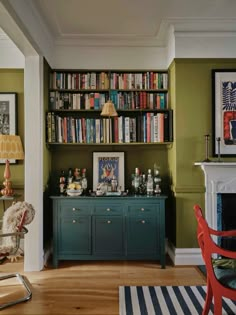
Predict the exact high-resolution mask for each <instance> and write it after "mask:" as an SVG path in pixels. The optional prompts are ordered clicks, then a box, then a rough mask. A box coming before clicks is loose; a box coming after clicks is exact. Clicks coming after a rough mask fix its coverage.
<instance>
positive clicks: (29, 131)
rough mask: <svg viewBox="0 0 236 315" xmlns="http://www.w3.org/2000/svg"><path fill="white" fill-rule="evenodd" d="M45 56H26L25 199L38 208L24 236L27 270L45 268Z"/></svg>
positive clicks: (25, 266)
mask: <svg viewBox="0 0 236 315" xmlns="http://www.w3.org/2000/svg"><path fill="white" fill-rule="evenodd" d="M42 82H43V58H42V57H40V56H37V55H36V56H31V57H26V59H25V76H24V83H25V153H26V154H25V200H27V202H30V203H31V204H32V205H33V206H34V207H35V210H36V215H35V218H34V220H33V222H32V223H31V224H30V226H29V233H28V234H27V235H26V237H25V259H24V270H25V271H39V270H41V269H43V254H44V253H43V141H44V138H43V85H42Z"/></svg>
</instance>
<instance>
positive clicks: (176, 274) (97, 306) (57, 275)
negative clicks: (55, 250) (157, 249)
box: [0, 260, 205, 315]
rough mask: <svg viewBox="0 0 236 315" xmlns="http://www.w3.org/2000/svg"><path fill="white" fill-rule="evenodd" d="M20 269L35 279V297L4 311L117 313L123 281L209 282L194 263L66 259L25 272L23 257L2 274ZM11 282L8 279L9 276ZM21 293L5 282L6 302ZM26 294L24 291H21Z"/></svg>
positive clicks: (0, 290) (20, 314) (0, 269)
mask: <svg viewBox="0 0 236 315" xmlns="http://www.w3.org/2000/svg"><path fill="white" fill-rule="evenodd" d="M16 271H17V272H20V273H22V274H24V275H25V277H26V278H27V279H28V280H29V282H30V287H31V288H32V292H33V297H32V300H30V301H28V302H26V303H21V304H18V305H15V306H12V307H10V308H6V309H4V310H2V311H1V315H2V314H17V315H24V314H27V315H29V314H30V315H37V314H43V315H49V314H53V315H54V314H55V315H73V314H80V315H82V314H83V315H85V314H86V315H115V314H116V315H118V314H119V297H118V287H119V286H122V285H204V284H205V278H204V276H203V275H202V274H201V273H200V271H199V270H198V269H197V268H196V267H195V266H187V267H182V266H181V267H173V266H172V265H171V264H170V263H169V264H167V266H166V269H161V268H160V266H159V265H158V264H157V263H155V262H146V261H145V262H140V261H139V262H137V261H135V262H132V261H129V262H127V261H121V262H117V261H115V262H107V261H106V262H104V261H102V262H97V261H96V262H91V261H86V262H85V261H80V262H77V261H74V262H61V263H60V265H59V268H58V269H53V268H50V267H47V268H45V269H44V270H43V271H40V272H26V273H24V272H23V262H22V260H21V261H18V262H14V263H10V262H8V261H7V262H6V263H3V264H2V265H0V274H3V273H4V274H5V273H8V272H10V273H11V272H16ZM8 281H9V280H8ZM13 290H17V291H18V292H20V285H18V284H16V281H12V280H10V281H9V282H6V280H5V281H1V282H0V297H1V302H2V301H3V300H6V299H7V298H9V297H12V296H13V293H12V291H13ZM21 293H22V292H21Z"/></svg>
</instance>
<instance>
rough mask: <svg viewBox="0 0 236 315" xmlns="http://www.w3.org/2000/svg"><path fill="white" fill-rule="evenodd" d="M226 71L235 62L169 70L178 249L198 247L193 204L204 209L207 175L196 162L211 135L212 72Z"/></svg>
mask: <svg viewBox="0 0 236 315" xmlns="http://www.w3.org/2000/svg"><path fill="white" fill-rule="evenodd" d="M227 68H228V69H236V59H176V60H174V62H173V63H172V65H171V66H170V69H169V70H170V81H171V82H170V85H171V104H172V106H173V109H174V145H173V148H174V150H171V151H170V152H169V161H170V173H171V176H172V183H173V186H172V190H173V196H174V197H175V209H172V211H173V212H175V213H173V216H176V226H175V227H173V229H176V238H175V239H172V240H171V241H172V242H174V245H175V246H176V247H177V248H192V247H193V248H194V247H197V241H196V222H195V218H194V215H193V205H194V204H195V203H199V204H200V205H201V206H202V207H203V209H204V176H203V172H202V170H201V169H200V167H198V166H194V162H197V161H202V160H203V159H204V158H205V139H204V135H205V134H210V135H211V134H212V85H211V84H212V79H211V70H212V69H227ZM211 141H212V139H211ZM210 155H212V148H211V147H210ZM213 160H214V159H213ZM224 160H225V161H226V160H227V161H232V160H234V161H235V160H236V159H233V158H231V159H227V158H225V159H224Z"/></svg>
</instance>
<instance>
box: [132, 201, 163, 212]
mask: <svg viewBox="0 0 236 315" xmlns="http://www.w3.org/2000/svg"><path fill="white" fill-rule="evenodd" d="M159 208H160V206H159V204H155V205H153V204H148V203H147V204H145V203H144V204H133V205H132V206H128V212H129V213H130V215H157V214H158V212H159Z"/></svg>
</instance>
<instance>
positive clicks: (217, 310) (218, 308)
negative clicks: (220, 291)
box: [214, 295, 222, 315]
mask: <svg viewBox="0 0 236 315" xmlns="http://www.w3.org/2000/svg"><path fill="white" fill-rule="evenodd" d="M214 315H222V297H221V296H217V295H214Z"/></svg>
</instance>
